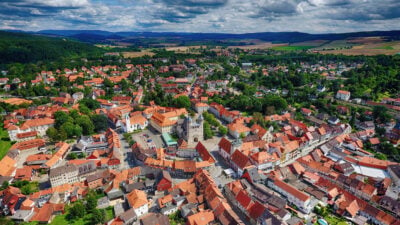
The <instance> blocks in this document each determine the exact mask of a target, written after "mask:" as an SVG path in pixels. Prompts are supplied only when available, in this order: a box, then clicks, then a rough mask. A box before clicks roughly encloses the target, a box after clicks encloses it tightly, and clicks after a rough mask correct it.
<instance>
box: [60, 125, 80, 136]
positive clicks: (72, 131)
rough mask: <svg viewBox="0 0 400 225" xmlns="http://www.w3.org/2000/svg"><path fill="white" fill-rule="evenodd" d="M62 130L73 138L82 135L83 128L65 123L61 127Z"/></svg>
mask: <svg viewBox="0 0 400 225" xmlns="http://www.w3.org/2000/svg"><path fill="white" fill-rule="evenodd" d="M60 130H64V131H65V133H67V136H68V137H69V138H71V137H79V136H81V135H82V128H81V127H80V126H78V125H75V124H73V123H71V122H66V123H64V124H63V125H62V126H61V127H60Z"/></svg>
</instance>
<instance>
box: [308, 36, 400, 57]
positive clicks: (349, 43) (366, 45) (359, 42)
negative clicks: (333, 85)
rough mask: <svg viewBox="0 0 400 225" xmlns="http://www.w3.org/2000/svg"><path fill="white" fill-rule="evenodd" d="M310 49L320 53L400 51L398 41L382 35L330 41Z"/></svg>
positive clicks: (357, 53)
mask: <svg viewBox="0 0 400 225" xmlns="http://www.w3.org/2000/svg"><path fill="white" fill-rule="evenodd" d="M311 50H313V51H318V52H319V53H321V54H343V55H380V54H383V55H394V54H398V53H400V42H399V41H387V40H385V39H384V38H382V37H368V38H354V39H346V40H335V41H330V42H327V43H325V44H322V45H320V46H318V47H315V48H312V49H311Z"/></svg>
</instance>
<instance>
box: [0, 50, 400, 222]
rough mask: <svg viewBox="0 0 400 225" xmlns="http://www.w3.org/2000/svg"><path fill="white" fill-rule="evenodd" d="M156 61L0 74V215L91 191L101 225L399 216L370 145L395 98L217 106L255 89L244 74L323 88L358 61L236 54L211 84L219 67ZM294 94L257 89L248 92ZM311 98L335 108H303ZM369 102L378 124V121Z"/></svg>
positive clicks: (21, 215)
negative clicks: (312, 77) (297, 77)
mask: <svg viewBox="0 0 400 225" xmlns="http://www.w3.org/2000/svg"><path fill="white" fill-rule="evenodd" d="M215 52H216V53H215V54H216V55H217V56H226V57H234V55H233V54H234V53H233V52H232V51H230V50H224V49H218V50H215ZM250 53H251V52H250ZM250 53H249V54H250ZM157 60H158V62H157V63H152V64H134V63H122V64H121V63H118V64H117V63H115V64H112V63H110V64H109V65H104V66H91V67H85V66H81V67H76V68H59V69H58V70H56V71H41V72H40V73H38V74H37V76H36V78H35V79H34V80H31V81H29V82H27V81H22V80H21V79H20V78H9V77H8V75H7V71H3V76H2V78H0V88H1V89H3V92H2V93H3V94H4V95H2V98H1V100H0V103H1V104H4V105H7V106H10V107H11V106H12V107H14V108H12V110H9V111H7V110H6V111H3V112H2V118H3V121H2V126H3V128H2V131H3V133H4V135H5V137H2V139H1V140H6V139H7V138H8V141H9V143H11V144H10V147H9V149H7V150H6V152H5V154H4V157H3V158H2V159H1V161H0V185H2V186H1V191H0V212H1V213H2V215H4V216H6V217H7V218H9V219H10V220H13V221H14V222H16V223H23V222H32V223H34V224H36V223H40V224H42V223H43V224H47V223H48V224H57V219H58V218H61V217H62V216H65V215H68V214H71V211H72V210H71V208H73V207H75V206H76V205H78V203H82V202H83V203H84V204H87V202H88V200H87V198H88V197H87V196H91V195H95V196H96V198H95V199H96V204H95V205H96V209H99V210H104V211H102V212H111V214H110V215H111V216H107V218H106V219H104V221H101V222H100V223H101V224H107V225H122V224H129V225H131V224H143V225H153V224H154V225H168V224H187V225H207V224H222V225H238V224H262V225H272V224H287V225H300V224H320V225H328V224H340V223H342V224H357V225H364V224H378V225H393V224H400V217H399V214H400V202H399V201H398V199H399V193H400V164H399V162H400V158H399V159H398V160H399V161H396V160H395V159H394V158H389V159H388V158H387V156H386V155H388V156H389V154H387V153H386V155H384V154H383V153H382V152H383V150H384V149H396V148H397V149H398V146H399V143H400V122H399V120H398V119H399V115H400V114H399V112H400V96H397V98H391V97H384V98H382V100H381V101H371V100H365V99H361V98H354V97H352V92H351V91H350V90H349V88H348V87H346V86H344V85H341V86H339V88H338V90H337V91H336V90H335V91H332V89H330V85H328V84H324V83H321V82H319V83H307V84H305V85H303V86H302V87H301V88H302V89H310V90H312V91H313V92H312V93H308V95H307V98H308V101H309V105H307V107H306V106H304V105H299V104H298V105H296V104H291V105H288V106H287V107H285V109H284V110H275V109H276V108H277V107H272V108H270V107H267V108H268V110H269V111H270V112H271V113H268V114H267V113H258V114H256V113H249V112H247V109H246V108H245V107H243V108H234V107H229V106H227V105H224V104H223V101H222V100H220V99H219V100H218V98H222V99H223V98H231V99H234V98H239V96H240V95H243V92H245V90H241V89H240V88H238V87H237V86H236V85H235V83H238V82H243V83H245V84H246V85H253V86H255V85H256V84H255V83H254V80H252V79H251V74H253V73H258V74H259V76H261V77H269V76H273V75H272V74H274V73H282V74H287V73H289V72H290V71H294V72H295V71H297V72H298V73H310V74H311V73H312V74H318V76H319V77H321V79H324V80H328V81H332V82H334V81H335V80H340V79H343V77H342V76H341V75H342V73H343V72H345V71H351V70H353V69H356V68H360V67H361V66H362V62H352V63H348V62H340V61H338V62H317V63H311V62H306V61H305V62H303V63H302V64H301V65H300V67H298V68H295V69H293V68H290V65H283V64H282V65H275V64H270V65H259V64H257V63H251V62H243V63H237V64H233V65H229V66H231V67H235V68H238V71H239V73H238V74H227V75H226V76H224V77H217V78H215V74H216V73H217V71H223V70H224V68H223V67H222V66H221V65H220V64H219V63H209V62H207V61H206V60H203V59H199V58H186V59H185V60H180V61H179V60H178V62H176V63H169V61H168V59H167V58H160V59H157ZM160 61H161V62H162V64H160V63H159V62H160ZM200 64H201V65H200ZM156 65H157V66H156ZM177 74H179V76H177ZM259 79H263V78H259ZM61 81H65V82H67V83H68V84H70V85H71V86H70V87H69V88H70V89H69V90H74V91H73V93H72V92H71V91H66V90H62V89H61V88H60V86H59V85H60V83H61ZM27 83H28V84H27ZM39 85H41V86H40V87H43V88H44V90H47V91H49V92H50V91H51V90H54V89H57V92H56V93H57V95H56V96H48V97H49V102H48V103H46V104H40V105H38V104H35V101H36V100H37V99H40V98H45V97H47V96H37V97H33V96H31V97H29V96H28V97H22V96H17V95H7V93H11V91H14V92H17V91H18V90H22V89H26V88H27V86H29V87H35V86H39ZM14 92H13V93H14ZM110 93H111V94H110ZM160 93H161V94H160ZM300 94H301V93H300V91H299V90H297V89H295V90H289V89H286V88H267V87H262V86H256V91H255V93H254V94H252V96H251V97H252V98H255V99H262V98H264V97H266V96H269V95H273V96H278V97H279V98H281V99H285V98H286V97H288V96H292V97H293V98H296V96H300ZM321 96H323V97H321ZM156 98H158V99H161V100H160V101H158V102H157V101H156V100H155V99H156ZM319 98H321V99H324V100H326V101H327V102H328V104H329V105H328V106H326V107H327V108H328V109H332V112H334V113H328V112H326V111H323V110H322V109H321V107H322V106H323V107H325V105H322V106H321V105H319V104H314V103H313V101H314V100H316V99H319ZM167 100H168V101H170V102H174V104H170V102H166V101H167ZM163 101H165V102H163ZM163 103H165V104H163ZM89 104H91V105H89ZM92 105H96V107H92ZM179 106H180V107H179ZM357 107H360V108H362V109H363V111H357V112H354V110H355V108H357ZM377 107H378V108H377ZM376 109H385V110H386V111H387V113H388V114H389V115H391V119H388V120H387V121H384V120H383V119H381V120H379V119H377V117H376V116H377V113H378V112H376ZM263 110H264V109H263ZM374 110H375V111H374ZM94 115H96V116H97V117H96V119H93V118H94ZM71 118H72V119H71ZM88 118H90V119H88ZM97 118H104V120H101V119H97ZM99 121H100V122H99ZM92 123H93V124H94V126H95V127H94V128H93V127H91V126H93V125H91V124H92ZM97 123H98V124H99V127H100V128H98V129H97ZM90 127H91V128H90ZM88 129H91V130H92V131H91V132H89V131H88ZM62 132H66V134H65V135H66V136H65V137H64V138H63V137H62V135H61V133H62ZM70 133H71V134H70ZM76 134H79V135H76ZM63 135H64V134H63ZM388 151H389V150H388ZM382 155H384V156H382ZM395 157H396V156H395ZM34 184H36V187H35V188H32V186H34ZM93 193H95V194H93ZM177 220H179V222H177ZM332 221H334V222H332ZM335 221H336V222H335Z"/></svg>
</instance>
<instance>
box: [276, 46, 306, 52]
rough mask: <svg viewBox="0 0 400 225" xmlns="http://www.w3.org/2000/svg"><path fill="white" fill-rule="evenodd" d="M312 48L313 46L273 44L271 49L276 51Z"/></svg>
mask: <svg viewBox="0 0 400 225" xmlns="http://www.w3.org/2000/svg"><path fill="white" fill-rule="evenodd" d="M310 48H313V46H275V47H272V49H273V50H277V51H301V50H307V49H310Z"/></svg>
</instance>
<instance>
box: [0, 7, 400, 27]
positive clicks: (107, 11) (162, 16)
mask: <svg viewBox="0 0 400 225" xmlns="http://www.w3.org/2000/svg"><path fill="white" fill-rule="evenodd" d="M0 29H20V30H31V31H37V30H44V29H73V30H77V29H90V30H93V29H100V30H108V31H155V32H157V31H171V32H228V33H247V32H267V31H270V32H273V31H300V32H309V33H326V32H353V31H370V30H395V29H397V30H399V29H400V1H399V0H0Z"/></svg>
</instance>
